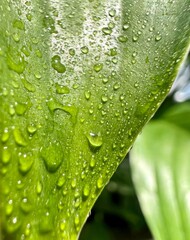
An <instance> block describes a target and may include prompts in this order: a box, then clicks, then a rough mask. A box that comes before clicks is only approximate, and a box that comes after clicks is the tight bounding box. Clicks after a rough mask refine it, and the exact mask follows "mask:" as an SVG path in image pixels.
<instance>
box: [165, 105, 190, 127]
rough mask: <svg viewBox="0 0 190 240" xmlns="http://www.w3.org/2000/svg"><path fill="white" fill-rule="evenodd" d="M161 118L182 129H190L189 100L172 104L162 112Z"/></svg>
mask: <svg viewBox="0 0 190 240" xmlns="http://www.w3.org/2000/svg"><path fill="white" fill-rule="evenodd" d="M161 118H162V119H164V120H165V121H168V122H170V123H173V124H175V125H177V126H179V127H181V128H183V129H184V130H187V131H190V121H189V119H190V102H184V103H179V104H175V105H173V106H172V107H171V108H169V109H168V110H167V111H165V112H164V114H163V115H162V116H161Z"/></svg>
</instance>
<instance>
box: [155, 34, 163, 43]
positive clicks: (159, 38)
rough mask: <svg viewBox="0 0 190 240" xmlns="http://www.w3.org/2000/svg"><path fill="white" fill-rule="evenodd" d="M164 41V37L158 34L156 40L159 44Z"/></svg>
mask: <svg viewBox="0 0 190 240" xmlns="http://www.w3.org/2000/svg"><path fill="white" fill-rule="evenodd" d="M161 39H162V36H161V35H160V34H158V35H157V36H156V37H155V40H156V41H157V42H158V41H160V40H161Z"/></svg>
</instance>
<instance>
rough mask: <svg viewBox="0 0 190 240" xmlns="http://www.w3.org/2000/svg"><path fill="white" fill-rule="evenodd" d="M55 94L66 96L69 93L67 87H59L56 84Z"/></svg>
mask: <svg viewBox="0 0 190 240" xmlns="http://www.w3.org/2000/svg"><path fill="white" fill-rule="evenodd" d="M55 86H56V93H58V94H68V93H70V89H69V88H68V87H67V86H63V85H59V84H58V83H56V85H55Z"/></svg>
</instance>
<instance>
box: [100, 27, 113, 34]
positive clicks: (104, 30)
mask: <svg viewBox="0 0 190 240" xmlns="http://www.w3.org/2000/svg"><path fill="white" fill-rule="evenodd" d="M102 32H103V33H104V34H105V35H110V34H111V33H112V29H110V28H107V27H104V28H102Z"/></svg>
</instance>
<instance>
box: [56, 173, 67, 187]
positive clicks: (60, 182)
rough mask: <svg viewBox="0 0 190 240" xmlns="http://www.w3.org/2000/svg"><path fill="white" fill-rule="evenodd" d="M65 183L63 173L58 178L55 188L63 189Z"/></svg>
mask: <svg viewBox="0 0 190 240" xmlns="http://www.w3.org/2000/svg"><path fill="white" fill-rule="evenodd" d="M65 181H66V177H65V174H64V173H63V174H62V175H61V176H60V177H59V178H58V181H57V187H58V188H61V187H63V185H64V183H65Z"/></svg>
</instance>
